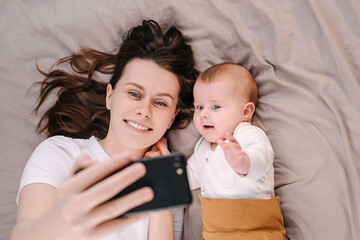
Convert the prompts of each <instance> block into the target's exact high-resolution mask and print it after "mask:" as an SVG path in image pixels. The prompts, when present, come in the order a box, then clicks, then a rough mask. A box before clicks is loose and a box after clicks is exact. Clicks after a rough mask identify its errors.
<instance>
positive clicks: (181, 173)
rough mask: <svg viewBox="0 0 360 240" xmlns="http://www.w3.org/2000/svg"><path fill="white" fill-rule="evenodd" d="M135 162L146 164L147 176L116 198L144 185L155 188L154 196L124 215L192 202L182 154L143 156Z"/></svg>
mask: <svg viewBox="0 0 360 240" xmlns="http://www.w3.org/2000/svg"><path fill="white" fill-rule="evenodd" d="M134 162H141V163H143V164H144V165H145V167H146V174H145V176H144V177H142V178H141V179H139V180H138V181H136V182H135V183H133V184H132V185H130V186H128V187H127V188H125V189H124V190H122V191H121V192H120V193H119V194H117V195H116V196H115V197H114V198H117V197H120V196H123V195H125V194H127V193H130V192H132V191H134V190H136V189H139V188H141V187H144V186H149V187H151V188H152V189H153V190H154V198H153V200H151V201H150V202H147V203H145V204H143V205H140V206H138V207H135V208H133V209H131V210H129V211H128V212H126V213H124V214H123V215H128V214H132V213H137V212H143V211H149V210H157V209H165V208H172V207H177V206H186V205H188V204H190V203H191V201H192V197H191V192H190V188H189V182H188V178H187V173H186V162H185V158H184V156H183V155H182V154H180V153H175V152H173V153H171V154H170V155H166V156H159V157H155V158H142V159H139V160H135V161H133V162H132V163H134Z"/></svg>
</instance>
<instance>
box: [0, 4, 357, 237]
mask: <svg viewBox="0 0 360 240" xmlns="http://www.w3.org/2000/svg"><path fill="white" fill-rule="evenodd" d="M143 19H154V20H156V21H158V22H159V23H161V24H163V25H165V26H167V25H169V24H171V25H175V26H177V27H178V28H179V29H180V30H181V31H182V32H183V33H184V35H185V36H186V37H187V38H188V39H189V40H190V44H191V45H192V48H193V50H194V53H195V59H196V65H197V68H198V69H199V70H200V71H203V70H204V69H206V68H207V67H209V66H211V65H213V64H216V63H220V62H224V61H232V62H237V63H240V64H243V65H244V66H245V67H247V68H248V69H249V70H250V71H251V73H252V74H253V75H254V77H255V79H256V81H257V83H258V87H259V103H258V105H257V110H256V115H255V119H254V124H255V125H257V126H259V127H261V128H262V129H263V130H264V131H265V132H266V133H267V134H268V136H269V138H270V140H271V143H272V145H273V148H274V152H275V161H274V168H275V192H276V195H278V196H279V197H280V202H281V209H282V211H283V215H284V221H285V227H286V230H287V234H288V236H289V238H290V239H291V240H303V239H304V240H309V239H316V240H321V239H324V240H325V239H326V240H331V239H334V240H339V239H348V240H350V239H354V240H355V239H360V144H359V143H360V2H359V1H357V0H348V1H338V0H337V1H336V0H302V1H299V0H281V1H257V0H256V1H230V0H206V1H205V0H182V1H171V0H157V1H148V0H121V1H120V0H119V1H117V0H108V1H97V0H87V1H80V0H73V1H40V0H33V1H18V0H3V1H1V3H0V99H1V101H0V123H1V124H0V132H1V138H0V141H1V143H0V161H1V164H0V191H1V192H0V239H9V237H10V233H11V230H12V228H13V226H14V224H15V220H16V203H15V198H16V194H17V191H18V184H19V181H20V177H21V174H22V170H23V168H24V166H25V163H26V161H27V159H28V158H29V156H30V154H31V153H32V151H33V150H34V148H35V147H36V146H37V145H38V144H39V143H40V142H41V141H42V140H44V139H45V137H46V136H45V135H38V134H37V133H36V131H35V128H36V124H37V122H38V120H39V118H40V115H35V114H34V113H33V112H32V109H33V107H34V104H35V102H36V97H37V93H38V92H37V91H36V89H35V90H34V89H33V90H30V91H28V90H29V87H30V86H31V85H32V84H33V83H34V82H36V81H39V80H41V79H42V76H41V75H40V73H39V72H38V71H37V70H36V67H35V64H36V63H37V64H38V65H39V67H40V68H41V69H43V70H48V69H49V68H50V66H51V65H52V64H53V63H54V62H55V61H56V60H57V59H59V58H61V57H65V56H67V55H69V54H70V53H72V52H74V51H77V50H78V49H79V48H80V47H81V46H82V47H91V48H95V49H98V50H102V51H108V52H111V51H113V50H114V48H116V46H117V45H118V44H119V43H120V42H121V35H122V34H123V33H124V31H125V30H126V29H128V28H129V27H131V26H134V25H137V24H140V23H141V21H142V20H143ZM198 138H199V135H198V134H197V133H196V131H195V130H194V127H193V126H192V125H191V126H189V127H188V128H187V129H184V130H181V131H173V132H170V133H169V142H170V147H171V150H173V151H179V152H182V153H183V154H185V155H186V156H190V154H191V153H192V150H193V147H194V144H195V142H196V140H197V139H198ZM194 196H195V197H196V193H194ZM190 209H191V211H188V212H187V213H188V214H187V215H186V222H185V239H186V240H195V239H200V237H201V217H200V214H201V208H200V207H199V203H198V201H197V200H196V198H195V201H194V203H193V205H192V206H191V208H190Z"/></svg>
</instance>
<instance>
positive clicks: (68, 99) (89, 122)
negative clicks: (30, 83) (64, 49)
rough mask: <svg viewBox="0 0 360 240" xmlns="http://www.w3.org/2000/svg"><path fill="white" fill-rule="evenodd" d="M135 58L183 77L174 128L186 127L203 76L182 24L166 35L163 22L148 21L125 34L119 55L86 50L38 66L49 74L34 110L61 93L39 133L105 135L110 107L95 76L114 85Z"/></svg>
mask: <svg viewBox="0 0 360 240" xmlns="http://www.w3.org/2000/svg"><path fill="white" fill-rule="evenodd" d="M134 58H140V59H147V60H152V61H154V62H155V63H157V64H158V65H159V66H161V67H163V68H165V69H167V70H168V71H170V72H173V73H174V74H176V75H177V76H178V80H179V83H180V93H179V102H178V108H179V109H180V111H179V113H178V114H177V116H176V118H175V121H174V123H173V125H172V127H171V128H172V129H175V128H184V127H186V126H187V125H188V124H189V122H190V121H191V117H192V111H191V108H192V104H193V96H192V89H193V85H194V81H195V79H196V78H197V76H198V74H199V73H198V71H197V70H196V69H195V67H194V58H193V52H192V49H191V47H190V45H188V44H187V43H186V40H185V39H184V37H183V35H182V33H181V32H180V31H179V30H178V29H177V28H175V27H171V28H169V29H168V30H167V31H166V32H165V33H163V32H162V30H161V28H160V26H159V25H158V23H156V22H155V21H153V20H149V21H143V24H142V25H139V26H136V27H134V28H132V29H130V30H129V31H128V32H127V34H126V35H124V38H123V42H122V44H121V46H120V49H119V52H118V53H117V54H109V53H104V52H100V51H97V50H94V49H82V50H80V51H79V52H78V53H75V54H73V55H71V56H69V57H65V58H62V59H60V60H59V61H57V62H56V63H55V64H54V65H53V67H52V68H51V69H50V71H49V72H48V73H46V72H43V71H41V70H40V69H39V68H38V70H39V71H40V72H41V73H42V74H43V75H44V76H45V78H44V80H43V81H41V82H37V83H36V85H40V95H39V98H38V102H37V105H36V107H35V112H36V113H38V111H39V109H40V107H41V106H42V105H43V103H44V101H45V100H46V99H47V97H48V96H49V94H50V93H51V92H53V91H57V100H56V102H55V103H54V105H53V106H51V107H50V108H49V109H48V110H47V111H46V112H45V114H44V115H43V116H42V117H41V119H40V121H39V123H38V125H37V131H38V132H39V133H42V132H44V131H46V132H47V135H48V137H50V136H54V135H64V136H68V137H75V138H89V137H90V136H92V135H93V136H96V137H98V138H100V139H103V138H105V136H106V134H107V131H108V127H109V121H110V114H109V111H108V110H107V109H106V105H105V99H106V85H107V83H105V82H101V81H98V80H96V79H95V78H94V77H95V75H96V73H97V72H99V73H102V74H111V75H112V76H111V78H110V84H111V85H112V87H113V88H115V87H116V83H117V82H118V81H119V79H120V78H121V76H122V74H123V71H124V68H125V66H126V65H127V63H129V61H131V60H132V59H134ZM63 64H68V65H69V66H70V69H71V73H69V72H67V71H66V70H64V69H62V68H61V66H62V65H63Z"/></svg>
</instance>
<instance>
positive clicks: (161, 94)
mask: <svg viewBox="0 0 360 240" xmlns="http://www.w3.org/2000/svg"><path fill="white" fill-rule="evenodd" d="M125 85H132V86H134V87H137V88H139V89H140V90H141V91H145V88H144V87H143V86H141V85H140V84H137V83H134V82H129V83H126V84H125ZM156 95H157V96H160V97H169V98H171V99H172V100H174V98H173V96H171V95H170V94H169V93H158V94H156Z"/></svg>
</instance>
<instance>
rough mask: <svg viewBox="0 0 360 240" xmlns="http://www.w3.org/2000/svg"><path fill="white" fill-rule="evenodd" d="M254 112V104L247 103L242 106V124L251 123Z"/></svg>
mask: <svg viewBox="0 0 360 240" xmlns="http://www.w3.org/2000/svg"><path fill="white" fill-rule="evenodd" d="M254 112H255V104H254V103H252V102H248V103H246V104H245V106H244V122H251V119H252V116H253V115H254Z"/></svg>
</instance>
